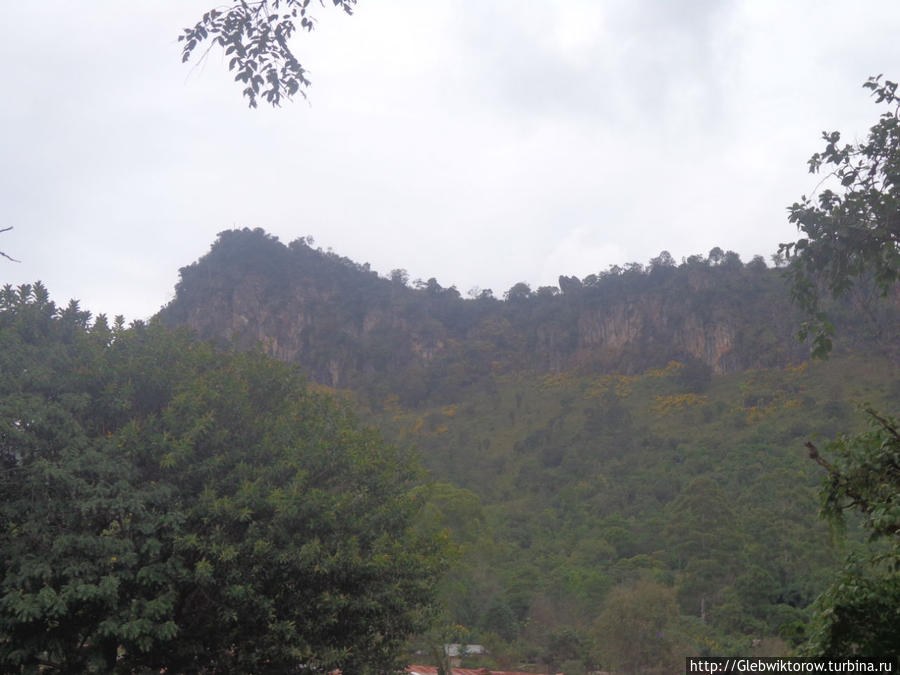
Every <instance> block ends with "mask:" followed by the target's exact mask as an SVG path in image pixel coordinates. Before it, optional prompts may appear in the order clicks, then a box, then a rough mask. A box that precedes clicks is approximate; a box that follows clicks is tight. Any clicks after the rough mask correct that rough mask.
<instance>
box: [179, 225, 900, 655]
mask: <svg viewBox="0 0 900 675" xmlns="http://www.w3.org/2000/svg"><path fill="white" fill-rule="evenodd" d="M181 275H182V279H181V282H180V283H179V285H178V287H177V293H176V298H175V300H174V301H173V302H172V303H171V304H170V305H169V306H168V307H166V308H165V309H164V310H163V312H162V318H163V319H164V321H166V322H168V323H171V324H179V325H187V326H189V327H190V328H192V329H193V330H194V331H195V332H196V333H197V334H198V335H199V336H200V337H202V338H205V339H213V340H216V341H218V342H220V343H222V344H232V345H235V346H236V347H238V348H244V349H249V348H255V347H256V346H257V345H261V348H262V349H263V350H264V351H266V352H268V353H270V354H272V355H274V356H276V357H278V358H280V359H283V360H287V361H292V362H296V363H299V364H301V365H302V366H303V367H304V369H306V370H307V372H308V373H309V374H310V376H311V377H312V378H313V379H314V380H316V381H317V382H319V383H320V385H322V386H324V387H327V388H330V389H337V390H340V391H342V392H343V393H344V395H345V396H346V397H347V398H348V400H350V401H352V402H353V404H354V405H355V406H356V408H357V409H358V410H359V411H360V412H361V413H362V414H363V415H365V416H366V418H367V419H368V420H369V421H370V422H371V423H373V424H375V425H377V426H379V427H380V428H381V429H382V430H383V432H384V433H385V434H386V435H387V436H388V437H389V438H391V439H393V440H395V441H397V442H398V443H401V444H405V445H411V446H414V447H415V448H417V449H418V451H419V452H420V454H421V456H422V460H423V463H424V464H425V466H426V467H427V468H428V469H429V471H430V473H431V477H432V480H433V481H434V482H433V484H432V485H430V486H429V487H427V488H422V489H423V490H425V491H426V495H427V507H426V510H425V512H424V513H423V514H422V517H421V520H420V523H419V525H418V527H419V528H420V529H423V530H442V529H446V530H448V531H449V532H450V533H451V534H452V535H453V538H454V541H455V542H456V544H457V546H458V549H459V550H458V553H459V555H458V557H457V559H456V562H455V565H454V568H453V570H452V571H451V573H450V574H449V575H448V576H447V577H446V578H445V580H444V582H443V588H442V597H443V602H444V607H445V617H444V622H443V624H442V625H443V628H442V629H435V630H436V631H437V632H436V633H432V634H430V635H428V636H423V638H422V639H423V641H424V642H423V643H422V644H421V645H419V646H420V648H424V647H425V646H426V643H428V642H431V643H434V642H435V641H442V642H463V643H466V642H482V643H484V644H486V645H487V646H488V647H489V655H488V656H480V657H477V658H476V657H471V660H470V664H471V665H479V666H480V665H493V666H501V667H521V666H522V665H523V664H529V663H530V664H532V665H534V666H535V667H541V668H548V669H560V668H564V669H565V670H566V672H577V671H579V670H585V669H589V668H597V667H606V666H611V665H619V666H623V664H629V663H631V664H643V665H644V666H652V665H653V664H657V665H659V667H660V668H661V669H662V670H661V672H666V668H671V667H676V668H680V663H681V661H680V659H681V658H683V656H684V654H691V653H696V654H722V653H736V652H740V653H785V652H787V651H788V650H790V649H791V648H792V647H793V646H794V645H796V644H799V643H801V642H802V641H803V640H804V637H805V631H806V622H807V619H808V615H807V608H808V607H809V606H810V604H811V603H812V602H813V600H814V599H815V598H816V596H817V595H818V594H819V593H820V592H821V591H822V590H823V589H824V588H825V586H826V583H827V581H828V579H829V577H830V576H831V575H832V573H833V571H834V570H835V569H836V567H837V565H838V561H839V560H840V559H842V558H843V557H844V555H845V553H846V551H842V550H838V549H837V548H836V547H835V546H834V542H833V541H832V537H831V533H830V532H829V531H828V528H827V526H826V525H825V524H823V523H822V522H821V521H820V520H819V519H818V518H817V512H818V508H819V505H818V499H817V491H818V486H819V483H820V480H821V472H820V469H819V467H817V466H816V465H815V464H814V463H812V462H810V461H809V460H808V459H807V458H806V456H805V450H804V447H803V443H804V441H806V440H807V439H809V438H816V437H826V438H827V437H829V436H833V435H835V434H837V433H839V432H848V431H852V430H853V429H854V428H857V427H858V426H859V425H860V423H861V417H859V416H858V415H856V413H855V410H854V406H855V405H856V404H862V403H871V404H873V405H875V406H876V407H877V406H879V405H884V404H886V403H887V402H889V401H892V400H895V399H896V398H897V396H898V394H900V381H898V378H897V374H898V373H897V368H896V364H897V360H896V348H897V345H896V341H895V339H894V336H895V334H896V333H895V331H893V330H892V329H891V327H892V326H896V317H897V306H896V302H895V299H894V298H888V299H887V300H876V299H875V298H876V294H874V293H870V292H868V291H867V288H866V286H865V284H861V285H859V287H858V288H857V289H856V290H855V292H854V294H853V295H852V296H851V297H849V298H848V299H846V300H845V301H843V302H842V303H841V304H837V305H832V306H830V307H829V310H830V312H831V313H832V316H833V318H834V319H835V321H836V322H837V323H838V325H839V327H840V331H839V334H841V335H842V337H843V338H844V340H843V342H841V343H839V344H838V346H837V348H836V349H835V352H834V357H833V358H832V359H831V360H830V361H828V362H824V363H822V362H809V361H808V360H807V357H808V350H807V349H806V348H805V347H804V346H803V345H802V344H800V343H798V342H797V341H796V338H795V336H794V333H795V327H796V325H797V324H798V322H799V320H798V317H797V315H796V313H795V312H794V310H793V309H792V306H791V301H790V296H789V293H788V291H787V288H786V286H785V284H784V281H783V279H782V276H781V273H780V271H779V270H777V269H770V268H767V267H766V265H765V263H764V262H763V261H762V259H760V258H757V259H754V260H753V261H752V262H750V263H748V264H743V263H742V262H741V261H740V259H739V258H738V257H737V256H736V255H735V254H733V253H730V252H729V253H724V252H722V251H721V250H719V249H713V251H711V252H710V254H709V256H708V257H704V256H692V257H691V258H688V259H686V260H685V261H683V262H682V263H681V264H680V265H676V264H675V262H674V261H673V260H672V259H671V256H669V255H668V254H667V253H665V252H663V254H661V255H660V256H659V257H658V258H656V259H654V260H653V261H651V262H650V264H649V265H647V266H643V265H638V264H631V265H627V266H625V267H624V268H611V269H609V270H606V271H604V272H600V273H598V274H596V275H591V276H589V277H587V278H585V279H577V278H575V277H560V283H559V287H558V288H557V287H552V288H551V287H542V288H539V289H536V290H532V289H531V288H530V287H529V286H528V285H527V284H525V283H520V284H516V285H515V286H513V287H512V288H511V289H509V290H508V291H507V292H506V293H505V294H504V299H503V300H499V299H497V298H495V297H494V296H493V293H491V292H490V291H483V292H477V293H474V294H473V296H474V297H471V298H469V299H463V298H462V297H461V295H460V294H459V292H458V291H457V290H456V289H455V288H452V287H451V288H442V287H441V286H440V285H439V284H438V282H437V281H436V280H434V279H430V280H428V281H427V282H421V281H417V282H413V283H412V284H410V283H409V281H408V279H407V277H406V275H405V273H404V272H403V271H402V270H395V272H393V273H392V274H391V278H389V279H385V278H381V277H379V276H378V275H377V274H376V273H374V272H372V271H371V270H370V269H369V268H368V266H367V265H359V264H356V263H354V262H352V261H349V260H347V259H345V258H341V257H339V256H337V255H335V254H333V253H330V252H323V251H321V250H316V249H313V248H312V246H311V243H310V242H309V241H307V240H304V239H301V240H298V241H295V242H292V243H291V244H290V245H289V246H285V245H283V244H281V243H280V242H278V241H277V240H276V239H275V238H273V237H271V236H268V235H266V234H265V233H264V232H262V231H261V230H255V231H250V230H242V231H230V232H223V233H222V234H221V235H220V237H219V239H218V241H217V242H216V243H215V245H214V246H213V248H212V250H211V251H210V253H209V254H208V255H207V256H205V257H204V258H202V259H201V260H200V261H198V262H197V263H194V264H193V265H191V266H189V267H186V268H184V269H183V270H182V272H181ZM876 302H877V303H880V304H878V310H879V311H878V312H877V313H873V312H872V311H871V308H872V306H873V303H876ZM864 315H872V316H878V317H879V322H878V323H875V322H870V321H864V320H860V319H859V317H860V316H864ZM855 545H856V544H855V543H854V540H853V538H852V537H851V539H850V541H849V542H847V543H846V544H845V546H849V547H850V548H851V549H852V548H853V547H854V546H855ZM623 631H624V633H623ZM675 664H678V665H675Z"/></svg>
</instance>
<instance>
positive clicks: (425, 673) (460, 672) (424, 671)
mask: <svg viewBox="0 0 900 675" xmlns="http://www.w3.org/2000/svg"><path fill="white" fill-rule="evenodd" d="M406 672H407V673H409V675H438V669H437V666H407V667H406ZM450 672H451V673H452V674H453V675H534V673H519V672H512V671H508V670H488V669H487V668H451V669H450Z"/></svg>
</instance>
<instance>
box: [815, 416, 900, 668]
mask: <svg viewBox="0 0 900 675" xmlns="http://www.w3.org/2000/svg"><path fill="white" fill-rule="evenodd" d="M868 414H869V417H870V422H871V428H870V430H869V431H867V432H864V433H861V434H857V435H855V436H841V437H840V438H838V439H837V440H836V441H834V442H833V443H831V444H829V446H828V452H827V454H828V456H829V457H830V458H833V459H832V461H829V460H827V459H825V458H823V457H821V456H820V454H819V451H818V448H816V447H815V446H814V445H813V444H812V443H808V444H807V446H808V448H809V453H810V457H812V458H813V459H815V460H816V461H818V462H819V463H820V464H822V465H823V466H824V467H825V469H826V470H827V475H826V477H825V484H824V486H823V489H822V496H823V513H824V514H825V515H826V516H827V517H828V518H830V519H831V520H832V522H833V523H835V525H837V526H838V527H843V525H844V514H845V512H847V511H854V512H858V513H860V514H862V518H863V524H864V526H865V527H866V529H868V530H869V532H870V540H871V541H872V542H873V547H872V551H871V552H870V553H869V554H868V555H854V556H850V557H849V559H848V560H847V564H846V565H845V567H844V569H843V570H842V571H841V572H840V574H839V575H838V578H837V579H836V580H835V581H834V583H833V584H832V585H831V587H830V588H829V589H828V591H826V593H825V594H824V595H822V596H821V597H820V598H819V599H818V601H817V608H818V614H817V616H816V619H815V621H814V624H813V632H812V636H811V640H810V644H809V645H808V647H807V650H808V651H809V652H810V653H814V654H821V655H824V656H829V657H835V658H839V657H844V656H848V655H857V656H866V657H871V658H880V659H885V660H890V661H892V662H893V663H894V665H895V666H900V431H898V425H897V423H896V421H894V420H892V419H890V418H885V417H882V416H881V415H879V414H877V413H876V412H875V411H873V410H869V411H868Z"/></svg>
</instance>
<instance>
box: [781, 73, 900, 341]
mask: <svg viewBox="0 0 900 675" xmlns="http://www.w3.org/2000/svg"><path fill="white" fill-rule="evenodd" d="M863 86H864V87H865V88H866V89H869V90H871V92H872V96H873V98H874V99H875V102H876V103H887V105H888V106H889V110H888V111H886V112H885V113H883V114H882V115H881V117H880V119H879V121H878V123H877V124H876V125H875V126H873V127H872V128H871V129H870V130H869V135H868V138H867V139H866V140H865V141H864V142H861V143H857V144H845V145H841V143H840V140H841V134H840V133H839V132H837V131H832V132H823V134H822V138H823V139H824V141H825V143H826V145H825V149H824V150H823V151H822V152H817V153H816V154H814V155H813V156H812V157H811V158H810V160H809V171H810V173H820V172H821V171H822V170H823V169H827V170H830V171H829V173H828V174H827V175H826V176H825V177H824V178H823V180H822V183H825V182H827V181H828V180H829V179H833V180H836V181H837V183H838V187H837V189H836V190H834V189H831V188H826V189H824V190H822V191H821V192H820V193H819V194H818V196H817V197H816V199H815V200H813V198H811V197H806V196H803V197H802V198H801V200H800V201H799V202H795V203H794V204H793V205H792V206H790V207H789V208H788V211H789V214H790V215H789V217H788V220H789V221H790V222H791V223H794V224H796V225H797V228H798V229H799V230H800V231H801V232H802V233H803V234H804V235H805V236H804V237H802V238H800V239H798V240H797V241H795V242H791V243H787V244H781V246H780V247H779V253H782V254H784V255H786V256H787V257H788V259H789V260H790V267H789V269H788V276H789V277H790V279H791V284H792V292H793V295H794V299H795V300H796V302H797V303H798V304H799V305H800V307H801V308H803V309H804V310H805V311H806V312H807V315H808V317H809V318H808V320H807V321H806V322H804V324H803V326H802V327H801V330H800V337H801V339H806V338H807V337H808V336H809V335H812V336H813V353H814V354H815V355H817V356H825V355H827V354H828V353H829V352H830V350H831V338H832V336H833V334H834V327H833V325H832V324H831V322H830V320H829V318H828V315H827V314H826V313H825V312H824V311H822V309H821V306H820V288H821V287H824V288H825V289H827V291H828V293H829V294H830V295H832V296H833V297H835V298H838V297H841V296H843V295H844V294H846V293H847V292H848V291H849V290H850V289H851V288H852V287H853V286H854V284H855V283H859V282H861V281H863V280H870V281H871V283H873V284H874V286H875V288H876V289H877V291H878V292H879V293H880V294H881V295H887V294H888V293H889V292H890V290H891V288H892V287H893V286H894V285H895V284H896V282H897V280H898V270H900V97H898V96H897V83H896V82H891V81H890V80H882V79H881V75H878V76H876V77H870V78H869V79H868V81H867V82H866V83H865V84H864V85H863ZM822 183H820V185H821V184H822Z"/></svg>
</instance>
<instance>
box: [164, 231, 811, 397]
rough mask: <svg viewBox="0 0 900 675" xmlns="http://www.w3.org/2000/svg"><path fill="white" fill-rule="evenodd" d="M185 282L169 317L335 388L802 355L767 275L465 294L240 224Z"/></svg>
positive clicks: (688, 276) (670, 273) (747, 362)
mask: <svg viewBox="0 0 900 675" xmlns="http://www.w3.org/2000/svg"><path fill="white" fill-rule="evenodd" d="M181 275H182V279H181V282H180V283H179V284H178V287H177V293H176V298H175V300H174V301H173V302H172V303H171V304H170V305H169V306H168V307H166V308H165V309H164V310H163V312H162V318H163V320H164V321H166V322H168V323H171V324H179V325H186V326H188V327H190V328H191V329H192V330H194V331H195V332H196V333H197V334H198V335H199V336H200V337H202V338H205V339H213V340H217V341H220V342H223V343H233V344H236V345H237V346H238V347H239V348H253V347H255V346H256V345H261V346H262V348H263V349H264V350H265V351H267V352H269V353H270V354H272V355H273V356H275V357H277V358H279V359H283V360H285V361H293V362H297V363H300V364H302V365H303V366H304V367H305V368H306V369H307V370H308V371H309V372H310V374H311V376H312V377H313V378H314V379H316V380H318V381H320V382H322V383H325V384H328V385H330V386H333V387H345V386H355V385H359V383H360V382H361V381H373V382H374V381H375V380H376V379H378V378H382V379H384V380H386V381H389V382H390V383H391V385H392V386H399V387H400V388H401V389H402V388H403V386H405V385H409V386H411V380H414V379H419V380H423V381H425V382H426V383H427V382H428V381H430V380H438V379H441V378H443V379H441V382H446V381H448V379H449V381H454V379H455V381H458V382H459V383H460V384H461V385H462V384H465V382H466V381H468V380H471V379H472V378H477V377H479V376H483V375H485V374H487V373H489V372H491V371H496V370H497V369H501V370H502V369H504V368H513V367H516V368H521V367H524V368H528V369H532V370H544V371H559V370H564V369H567V368H572V367H582V368H583V367H587V368H591V369H594V370H605V371H620V372H633V371H636V370H640V369H643V368H646V367H650V366H656V365H660V364H664V363H666V362H667V361H669V360H685V359H693V360H696V361H698V362H701V363H703V364H706V365H707V366H709V367H710V368H711V369H712V370H713V371H714V372H716V373H725V372H729V371H732V370H736V369H741V368H747V367H754V366H761V365H774V364H776V363H786V362H789V361H791V360H798V359H802V358H804V356H805V350H804V349H803V348H802V347H801V346H800V345H797V344H796V341H795V340H794V339H793V332H794V327H795V326H796V325H797V317H796V315H795V314H794V312H793V310H792V308H791V305H790V302H789V298H788V297H787V294H786V292H785V289H784V287H783V284H782V282H781V281H780V278H779V277H778V276H777V273H776V272H775V271H773V270H764V269H763V270H760V269H756V270H754V271H751V270H748V269H746V268H743V267H741V266H738V267H736V268H732V269H716V268H713V267H705V268H697V269H686V270H685V269H680V268H678V269H676V268H669V269H666V270H664V271H663V273H656V272H651V273H647V272H644V271H641V272H639V273H637V274H634V273H631V276H630V277H629V274H628V273H626V274H623V275H616V276H607V277H602V278H600V279H595V280H593V282H592V283H591V284H581V283H580V282H578V283H577V284H576V283H573V282H572V280H570V279H566V280H565V281H567V282H568V283H565V284H562V285H563V286H564V287H565V288H566V292H565V293H553V292H551V293H547V292H546V289H544V290H545V292H543V293H536V294H530V293H528V292H524V293H521V294H518V295H517V297H515V298H510V299H509V300H508V301H503V302H501V301H498V300H495V299H493V298H490V297H483V298H480V299H477V300H463V299H462V298H460V297H459V294H458V293H456V291H455V289H442V288H441V287H440V286H439V285H438V284H437V282H435V281H434V280H431V281H430V282H429V283H428V284H427V285H426V284H423V285H421V287H420V288H418V289H414V288H410V287H408V286H407V285H406V284H404V283H402V282H399V281H396V280H395V281H390V280H387V279H383V278H379V277H378V276H377V275H376V274H374V273H373V272H371V271H369V270H368V269H367V267H366V266H360V265H356V264H354V263H352V262H351V261H348V260H346V259H343V258H339V257H338V256H335V255H334V254H330V253H323V252H322V251H320V250H313V249H312V248H310V247H309V246H308V245H306V243H305V242H302V241H301V242H294V243H292V244H291V245H290V246H284V245H282V244H281V243H279V242H278V241H277V240H275V239H273V238H271V237H268V236H267V235H265V234H264V233H261V232H260V231H252V232H251V231H248V230H244V231H234V232H226V233H222V235H220V238H219V240H218V241H217V243H216V244H215V245H214V246H213V249H212V250H211V251H210V253H209V254H207V255H206V256H205V257H204V258H202V259H201V260H199V261H198V262H197V263H194V264H193V265H191V266H189V267H186V268H184V269H182V271H181ZM572 279H574V278H572ZM575 281H576V282H577V280H575ZM414 388H415V387H414ZM426 388H427V387H426ZM419 389H421V388H418V389H417V391H419ZM420 393H421V392H420Z"/></svg>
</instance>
